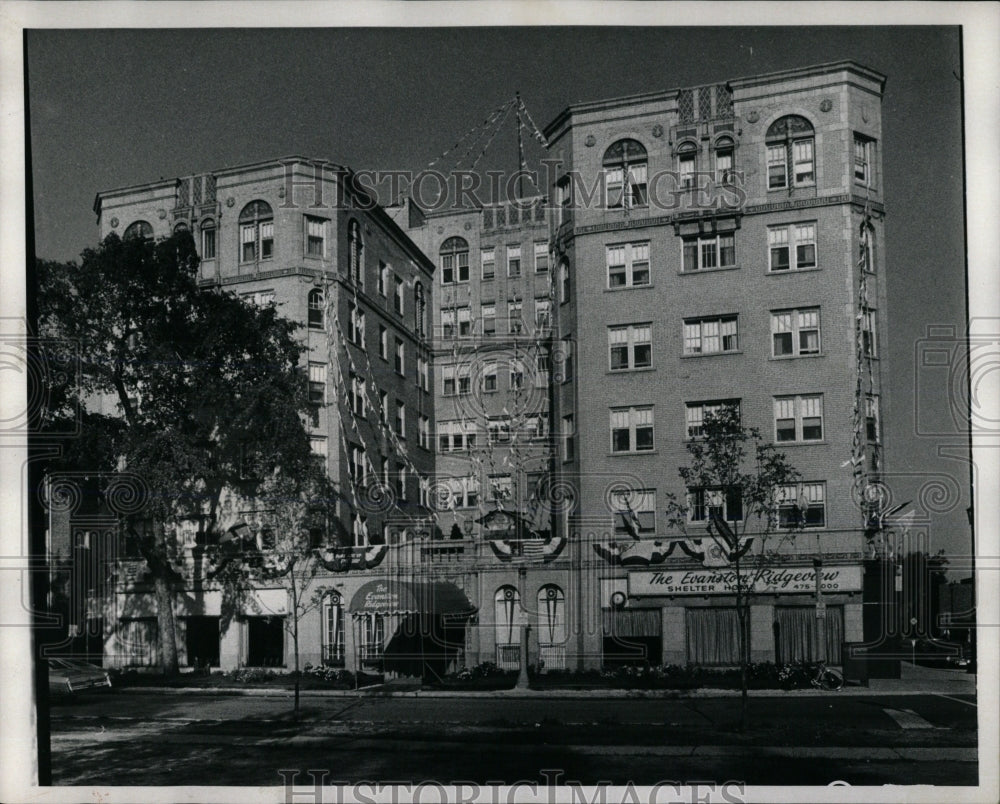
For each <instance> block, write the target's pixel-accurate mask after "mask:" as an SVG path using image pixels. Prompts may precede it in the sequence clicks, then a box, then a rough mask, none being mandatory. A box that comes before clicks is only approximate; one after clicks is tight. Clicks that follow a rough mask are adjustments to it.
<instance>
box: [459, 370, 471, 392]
mask: <svg viewBox="0 0 1000 804" xmlns="http://www.w3.org/2000/svg"><path fill="white" fill-rule="evenodd" d="M471 372H472V367H471V366H468V365H464V366H459V367H458V395H459V396H465V395H467V394H470V393H472V374H471Z"/></svg>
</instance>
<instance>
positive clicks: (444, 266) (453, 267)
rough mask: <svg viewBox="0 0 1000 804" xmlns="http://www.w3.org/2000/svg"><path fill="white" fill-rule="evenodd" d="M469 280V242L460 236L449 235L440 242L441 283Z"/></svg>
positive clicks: (447, 283) (448, 283)
mask: <svg viewBox="0 0 1000 804" xmlns="http://www.w3.org/2000/svg"><path fill="white" fill-rule="evenodd" d="M468 281H469V244H468V243H467V242H466V241H465V240H464V239H463V238H461V237H449V238H448V239H447V240H445V241H444V243H442V244H441V284H442V285H451V284H453V283H455V282H468Z"/></svg>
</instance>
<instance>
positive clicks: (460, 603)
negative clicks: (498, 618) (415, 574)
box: [349, 578, 476, 617]
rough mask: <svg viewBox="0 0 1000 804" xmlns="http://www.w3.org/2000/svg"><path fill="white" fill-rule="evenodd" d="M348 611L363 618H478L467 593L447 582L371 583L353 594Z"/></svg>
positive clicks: (392, 580) (389, 581) (384, 581)
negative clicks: (408, 616) (384, 616)
mask: <svg viewBox="0 0 1000 804" xmlns="http://www.w3.org/2000/svg"><path fill="white" fill-rule="evenodd" d="M349 611H350V612H351V614H352V615H354V616H355V617H359V616H361V615H363V614H445V615H449V616H452V617H469V616H471V615H472V614H475V612H476V607H475V606H473V605H472V604H471V603H470V602H469V599H468V598H467V597H466V596H465V592H463V591H462V590H461V589H459V588H458V587H457V586H455V584H453V583H449V582H447V581H398V580H394V579H389V578H386V579H382V580H376V581H369V582H368V583H366V584H364V585H363V586H362V587H360V588H359V589H358V591H357V592H355V593H354V597H352V598H351V605H350V608H349Z"/></svg>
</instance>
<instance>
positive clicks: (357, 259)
mask: <svg viewBox="0 0 1000 804" xmlns="http://www.w3.org/2000/svg"><path fill="white" fill-rule="evenodd" d="M347 275H348V276H349V277H350V278H351V279H352V280H354V281H355V282H357V283H358V286H359V287H364V276H365V243H364V240H362V238H361V224H360V223H358V222H357V221H356V220H354V219H353V218H352V219H351V222H350V223H348V224H347Z"/></svg>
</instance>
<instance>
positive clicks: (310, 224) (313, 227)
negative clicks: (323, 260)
mask: <svg viewBox="0 0 1000 804" xmlns="http://www.w3.org/2000/svg"><path fill="white" fill-rule="evenodd" d="M306 255H307V256H309V257H324V256H326V221H325V220H323V219H322V218H313V217H311V216H309V215H306Z"/></svg>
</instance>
